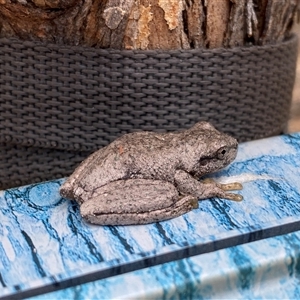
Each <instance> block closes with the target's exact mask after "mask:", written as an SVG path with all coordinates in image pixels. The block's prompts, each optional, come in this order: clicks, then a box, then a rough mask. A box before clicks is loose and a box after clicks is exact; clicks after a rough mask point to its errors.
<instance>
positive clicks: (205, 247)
mask: <svg viewBox="0 0 300 300" xmlns="http://www.w3.org/2000/svg"><path fill="white" fill-rule="evenodd" d="M250 229H251V227H250ZM298 230H300V220H299V221H295V222H292V223H289V224H286V225H277V226H274V227H272V228H267V229H254V230H253V232H249V233H245V234H242V235H239V233H237V236H232V237H228V238H224V239H222V240H218V241H210V242H207V243H205V244H197V245H194V246H191V247H186V248H182V249H178V250H175V251H173V252H169V253H163V254H160V255H157V256H153V257H148V258H144V259H140V260H137V261H134V262H130V263H124V264H121V265H118V266H115V267H111V268H108V269H105V270H99V271H96V272H93V273H90V274H85V275H82V276H78V277H74V278H70V279H65V280H62V281H60V282H55V283H53V284H48V285H45V286H42V287H37V288H33V289H30V290H26V291H21V292H19V293H16V294H13V295H9V296H4V297H2V298H0V299H1V300H13V299H24V298H27V297H33V296H37V295H40V294H45V293H49V292H53V291H58V290H62V289H66V288H69V287H73V286H76V285H79V284H85V283H88V282H92V281H96V280H100V279H104V278H109V277H113V276H115V275H120V274H124V273H128V272H132V271H136V270H140V269H144V268H148V267H150V266H156V265H159V264H163V263H167V262H171V261H176V260H180V259H183V258H187V257H191V256H195V255H199V254H204V253H209V252H213V251H216V250H221V249H225V248H229V247H233V246H238V245H242V244H246V243H250V242H254V241H258V240H262V239H266V238H270V237H275V236H278V235H283V234H287V233H291V232H294V231H298Z"/></svg>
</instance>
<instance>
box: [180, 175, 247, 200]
mask: <svg viewBox="0 0 300 300" xmlns="http://www.w3.org/2000/svg"><path fill="white" fill-rule="evenodd" d="M175 183H176V186H177V189H178V190H179V191H180V192H181V193H182V194H190V195H193V196H195V197H197V198H198V199H208V198H213V197H219V198H223V199H229V200H233V201H242V200H243V197H242V196H241V195H239V194H234V193H227V191H233V190H241V189H242V188H243V187H242V185H241V184H240V183H237V182H234V183H229V184H221V183H217V182H215V181H214V180H212V179H205V180H203V181H198V180H196V179H195V178H193V177H192V176H191V175H190V174H188V173H186V172H185V171H182V170H179V171H177V172H176V174H175Z"/></svg>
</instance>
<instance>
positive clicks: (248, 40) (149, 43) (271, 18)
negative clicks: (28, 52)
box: [0, 0, 300, 49]
mask: <svg viewBox="0 0 300 300" xmlns="http://www.w3.org/2000/svg"><path fill="white" fill-rule="evenodd" d="M299 2H300V0H284V1H283V0H0V37H15V38H19V39H23V40H38V41H42V42H51V43H58V44H69V45H85V46H91V47H97V48H114V49H193V48H219V47H235V46H243V45H252V44H254V45H264V44H269V43H276V42H279V41H282V40H283V39H284V38H285V37H287V36H288V35H289V34H290V31H291V27H292V24H293V22H294V19H295V15H296V12H297V10H298V7H299Z"/></svg>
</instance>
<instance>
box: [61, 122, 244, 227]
mask: <svg viewBox="0 0 300 300" xmlns="http://www.w3.org/2000/svg"><path fill="white" fill-rule="evenodd" d="M237 149H238V142H237V140H236V139H235V138H234V137H232V136H230V135H228V134H225V133H222V132H220V131H218V130H217V129H216V128H215V127H214V126H213V125H211V124H210V123H209V122H204V121H201V122H198V123H196V124H195V125H193V126H192V127H189V128H187V129H182V130H177V131H171V132H166V133H158V132H153V131H138V132H131V133H127V134H124V135H122V136H121V137H118V138H117V139H115V140H114V141H113V142H111V143H110V144H108V145H107V146H105V147H102V148H100V149H99V150H97V151H95V152H94V153H92V154H91V155H90V156H88V157H87V158H86V159H85V160H84V161H83V162H82V163H81V164H80V165H79V166H78V167H77V168H76V169H75V171H74V172H73V174H71V176H70V177H68V178H67V179H66V181H65V182H64V183H63V184H62V186H61V188H60V194H61V196H62V197H63V198H66V199H71V200H75V201H76V202H77V203H78V204H79V209H80V214H81V216H82V218H83V219H84V220H85V221H87V222H89V223H93V224H98V225H139V224H148V223H155V222H160V221H165V220H168V219H171V218H175V217H179V216H181V215H183V214H185V213H188V212H190V211H191V210H193V209H197V208H198V206H199V201H200V200H205V199H211V198H222V199H228V200H233V201H241V200H242V199H243V197H242V195H240V194H237V193H231V192H230V191H233V190H241V189H242V185H241V184H240V183H238V182H233V183H227V184H221V183H218V182H216V181H214V180H213V179H209V178H206V179H204V180H201V179H202V178H203V177H205V176H206V177H208V176H207V175H209V174H211V173H214V172H216V171H219V170H221V169H222V168H224V167H226V166H228V165H229V164H230V163H231V162H232V161H233V160H234V159H235V158H236V155H237Z"/></svg>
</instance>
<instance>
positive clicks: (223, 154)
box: [217, 147, 227, 159]
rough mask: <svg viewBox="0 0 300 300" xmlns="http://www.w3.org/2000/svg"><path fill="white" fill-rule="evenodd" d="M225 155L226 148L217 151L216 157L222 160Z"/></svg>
mask: <svg viewBox="0 0 300 300" xmlns="http://www.w3.org/2000/svg"><path fill="white" fill-rule="evenodd" d="M226 153H227V148H226V147H222V148H220V149H219V150H218V151H217V157H218V159H223V158H224V157H225V155H226Z"/></svg>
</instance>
